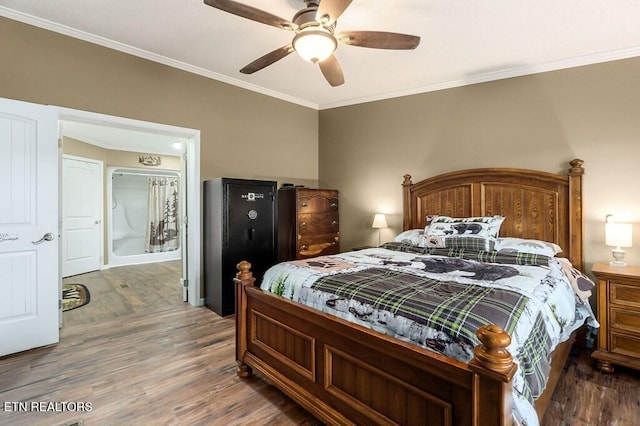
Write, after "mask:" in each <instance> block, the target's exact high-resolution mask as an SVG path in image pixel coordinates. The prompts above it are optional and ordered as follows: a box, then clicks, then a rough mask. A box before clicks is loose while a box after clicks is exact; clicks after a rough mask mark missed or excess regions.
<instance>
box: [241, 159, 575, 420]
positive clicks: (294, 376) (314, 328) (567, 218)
mask: <svg viewBox="0 0 640 426" xmlns="http://www.w3.org/2000/svg"><path fill="white" fill-rule="evenodd" d="M582 165H583V162H582V160H578V159H576V160H573V161H571V162H570V168H569V170H568V173H567V174H565V175H556V174H552V173H546V172H540V171H531V170H523V169H513V168H510V169H504V168H490V169H473V170H466V171H459V172H453V173H447V174H444V175H440V176H435V177H432V178H429V179H426V180H423V181H421V182H418V183H415V184H413V183H412V182H411V177H410V176H409V175H406V176H405V177H404V182H403V183H402V186H403V190H404V220H403V229H404V230H409V229H416V228H422V227H424V226H425V221H426V215H431V214H441V215H448V216H455V217H467V216H489V215H496V214H500V215H503V216H505V217H506V219H505V221H504V223H503V225H502V227H501V228H500V236H512V237H521V238H535V239H540V240H546V241H552V242H555V243H557V244H559V245H560V246H561V247H563V248H564V249H565V253H564V254H565V255H566V257H568V258H569V259H570V260H571V262H572V263H573V265H574V266H575V267H576V268H578V269H582V226H583V225H582V222H583V219H582V175H583V173H584V169H583V167H582ZM238 269H239V271H240V272H239V273H238V275H237V278H236V279H235V283H236V359H237V363H238V369H237V373H238V375H239V376H240V377H247V376H249V375H250V374H251V372H252V370H255V371H256V372H258V373H259V374H260V375H262V376H263V377H264V378H265V379H266V380H268V381H269V382H271V383H272V384H274V385H275V386H277V387H278V388H280V389H281V390H282V391H283V392H284V393H285V394H287V395H289V396H290V397H291V398H292V399H294V400H295V401H296V402H298V403H299V404H300V405H302V406H303V407H304V408H305V409H307V410H308V411H309V412H310V413H312V414H313V415H314V416H316V417H317V418H318V419H320V420H322V421H323V422H325V423H327V424H340V425H345V424H403V425H409V424H430V425H431V424H434V425H436V424H437V425H440V424H442V425H449V424H455V425H486V426H495V425H506V424H511V421H512V405H511V404H512V401H511V399H512V391H511V387H512V384H511V380H512V378H513V375H514V373H515V371H516V368H517V366H516V365H515V364H514V363H513V361H512V358H511V355H510V354H509V353H508V352H507V351H506V350H505V348H506V347H507V346H508V344H509V341H510V338H509V336H508V335H507V333H505V332H504V331H502V330H501V329H500V328H499V327H497V326H486V327H482V328H480V329H479V330H478V337H479V339H480V341H481V342H482V344H481V345H479V346H478V347H476V348H475V351H474V353H475V358H474V359H473V360H472V361H471V362H470V363H469V364H464V363H461V362H458V361H455V360H452V359H449V358H446V357H444V356H442V355H439V354H436V353H433V352H430V351H428V350H425V349H422V348H420V347H418V346H415V345H411V344H408V343H404V342H401V341H399V340H397V339H394V338H391V337H388V336H385V335H382V334H379V333H376V332H374V331H372V330H369V329H367V328H365V327H361V326H359V325H354V324H352V323H349V322H347V321H345V320H342V319H340V318H337V317H334V316H331V315H328V314H325V313H322V312H319V311H317V310H314V309H311V308H308V307H305V306H303V305H299V304H296V303H293V302H291V301H289V300H286V299H284V298H282V297H279V296H274V295H272V294H270V293H266V292H263V291H262V290H260V289H259V288H257V287H255V286H254V282H255V279H254V278H253V277H252V275H251V271H250V264H248V263H247V262H241V263H240V264H239V265H238ZM572 341H573V339H571V340H570V341H567V342H565V343H564V344H562V345H561V346H559V347H558V348H557V349H556V351H555V352H554V356H553V369H552V372H551V375H550V379H549V383H548V385H547V388H546V390H545V392H544V393H543V395H542V396H541V397H540V398H538V400H537V401H536V411H537V412H538V415H539V418H540V419H542V417H543V414H544V410H545V409H546V406H547V405H548V402H549V400H550V398H551V395H552V393H553V388H554V386H555V383H556V382H557V380H558V378H559V376H560V373H561V371H562V368H563V366H564V363H565V361H566V358H567V356H568V353H569V349H570V347H571V344H572Z"/></svg>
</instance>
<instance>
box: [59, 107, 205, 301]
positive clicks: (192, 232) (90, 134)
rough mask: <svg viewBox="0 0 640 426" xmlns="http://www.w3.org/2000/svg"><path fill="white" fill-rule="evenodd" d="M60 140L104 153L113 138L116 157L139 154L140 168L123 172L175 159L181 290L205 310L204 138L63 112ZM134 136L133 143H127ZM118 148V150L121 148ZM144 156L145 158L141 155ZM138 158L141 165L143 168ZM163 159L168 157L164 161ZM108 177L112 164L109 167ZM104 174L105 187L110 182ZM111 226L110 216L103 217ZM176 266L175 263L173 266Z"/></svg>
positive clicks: (155, 126)
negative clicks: (152, 160)
mask: <svg viewBox="0 0 640 426" xmlns="http://www.w3.org/2000/svg"><path fill="white" fill-rule="evenodd" d="M59 118H60V132H59V134H60V138H61V140H62V142H63V143H62V145H65V141H69V140H82V141H83V142H84V143H86V144H87V145H91V146H94V147H97V148H103V149H104V148H105V147H104V144H105V143H106V142H108V141H105V139H104V135H105V134H111V139H110V140H112V141H114V140H115V141H116V142H114V143H115V144H116V146H107V147H106V148H108V149H111V150H113V151H114V152H115V154H114V155H116V156H117V155H119V154H118V152H122V155H130V154H131V153H135V154H136V164H131V163H126V162H125V163H122V162H119V163H117V164H124V166H127V167H131V168H137V169H144V168H149V169H151V168H150V167H148V163H147V164H144V163H143V159H142V157H144V160H145V162H146V160H148V157H149V156H152V157H157V156H160V155H173V156H175V157H176V159H177V160H176V161H177V166H175V165H174V167H171V168H172V169H174V170H175V171H177V173H178V175H179V176H180V185H181V195H180V205H181V206H182V207H181V213H180V219H181V225H180V226H181V230H182V232H181V239H180V243H179V249H180V250H179V254H180V257H181V259H182V266H181V268H180V269H181V278H180V279H179V285H180V286H181V287H182V288H183V289H184V290H183V296H184V299H185V300H186V301H188V302H189V304H190V305H192V306H200V305H202V303H203V300H202V299H201V297H200V293H201V290H200V285H201V265H200V263H201V261H200V259H201V253H200V250H199V246H200V244H201V243H200V164H199V154H200V140H199V138H200V133H199V131H198V130H193V129H186V128H180V127H175V126H169V125H163V124H158V123H150V122H142V121H138V120H132V119H127V118H122V117H114V116H107V115H103V114H96V113H90V112H86V111H79V110H71V109H66V108H59ZM131 135H134V137H133V138H131V137H128V136H131ZM118 144H119V145H118ZM140 153H143V154H144V155H142V154H140ZM138 154H140V155H139V157H140V162H139V163H138V161H137V159H138ZM163 158H164V157H163ZM104 164H105V171H106V169H107V166H108V164H109V163H108V162H105V163H104ZM106 178H107V176H106V173H105V182H106ZM103 194H104V196H103V199H104V205H105V209H104V210H105V212H106V211H107V209H106V206H107V201H108V200H107V198H106V195H107V191H106V188H104V189H103ZM103 217H104V221H106V214H105V215H104V216H103ZM102 229H103V241H105V242H106V238H107V233H108V231H107V230H108V228H107V227H103V228H102ZM106 246H107V244H105V243H103V247H104V249H103V253H104V257H105V258H106V259H104V261H103V263H102V265H101V270H104V269H109V268H110V267H111V264H110V262H109V259H108V254H109V253H108V249H107V247H106ZM174 262H175V261H174Z"/></svg>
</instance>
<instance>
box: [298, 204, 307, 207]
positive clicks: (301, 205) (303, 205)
mask: <svg viewBox="0 0 640 426" xmlns="http://www.w3.org/2000/svg"><path fill="white" fill-rule="evenodd" d="M300 207H309V205H308V204H307V203H302V204H300Z"/></svg>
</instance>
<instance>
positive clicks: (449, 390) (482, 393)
mask: <svg viewBox="0 0 640 426" xmlns="http://www.w3.org/2000/svg"><path fill="white" fill-rule="evenodd" d="M250 267H251V265H250V264H249V263H248V262H241V263H240V264H239V265H238V269H239V271H240V272H239V273H238V275H237V278H236V279H235V283H236V360H237V363H238V375H239V376H241V377H247V376H248V375H250V374H251V371H252V369H254V370H256V371H257V372H258V373H259V374H260V375H262V376H263V377H264V378H266V379H267V380H268V381H269V382H271V383H272V384H274V385H275V386H277V387H278V388H279V389H281V390H282V391H283V392H284V393H285V394H287V395H288V396H289V397H291V398H292V399H294V400H295V401H296V402H297V403H299V404H300V405H302V406H303V407H304V408H305V409H307V410H308V411H309V412H310V413H312V414H313V415H314V416H316V417H317V418H318V419H320V420H321V421H323V422H325V423H327V424H340V425H345V424H403V425H411V424H426V423H428V424H430V425H452V424H453V425H486V426H495V425H507V424H511V413H512V405H511V404H512V401H511V398H512V397H511V390H512V389H511V387H512V384H511V379H512V377H513V375H514V373H515V371H516V368H517V367H516V365H515V364H514V363H513V360H512V358H511V355H510V354H509V353H508V352H507V351H506V350H505V348H506V347H507V346H508V345H509V342H510V337H509V335H508V334H507V333H505V332H504V331H503V330H502V329H500V328H499V327H497V326H487V327H482V328H481V329H480V330H478V337H479V339H480V341H481V342H482V345H480V346H478V347H476V348H475V358H474V359H473V360H472V361H471V363H470V364H469V365H467V364H464V363H461V362H458V361H455V360H452V359H448V358H446V357H444V356H441V355H439V354H436V353H433V352H430V351H428V350H425V349H422V348H420V347H418V346H415V345H412V344H409V343H404V342H401V341H399V340H397V339H393V338H390V337H387V336H384V335H382V334H379V333H376V332H373V331H371V330H369V329H367V328H365V327H361V326H359V325H355V324H351V323H349V322H347V321H345V320H342V319H340V318H337V317H334V316H331V315H328V314H325V313H322V312H319V311H316V310H313V309H310V308H307V307H305V306H302V305H299V304H296V303H293V302H291V301H288V300H286V299H284V298H282V297H278V296H274V295H272V294H269V293H266V292H263V291H262V290H260V289H259V288H256V287H255V286H254V282H255V278H253V276H252V274H251V271H250Z"/></svg>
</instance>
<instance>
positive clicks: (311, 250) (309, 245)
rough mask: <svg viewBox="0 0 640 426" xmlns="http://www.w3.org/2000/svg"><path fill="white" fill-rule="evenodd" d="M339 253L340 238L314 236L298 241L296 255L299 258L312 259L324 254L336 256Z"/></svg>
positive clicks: (336, 236) (335, 236) (335, 235)
mask: <svg viewBox="0 0 640 426" xmlns="http://www.w3.org/2000/svg"><path fill="white" fill-rule="evenodd" d="M339 251H340V236H339V235H338V234H331V235H314V236H312V237H301V238H299V239H298V255H300V256H301V257H313V256H321V255H326V254H336V253H338V252H339Z"/></svg>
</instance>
